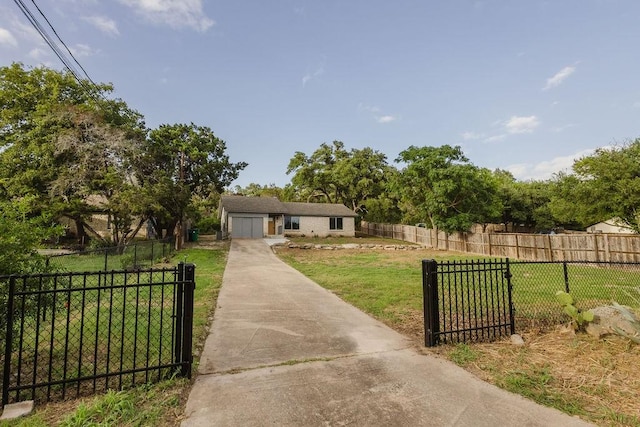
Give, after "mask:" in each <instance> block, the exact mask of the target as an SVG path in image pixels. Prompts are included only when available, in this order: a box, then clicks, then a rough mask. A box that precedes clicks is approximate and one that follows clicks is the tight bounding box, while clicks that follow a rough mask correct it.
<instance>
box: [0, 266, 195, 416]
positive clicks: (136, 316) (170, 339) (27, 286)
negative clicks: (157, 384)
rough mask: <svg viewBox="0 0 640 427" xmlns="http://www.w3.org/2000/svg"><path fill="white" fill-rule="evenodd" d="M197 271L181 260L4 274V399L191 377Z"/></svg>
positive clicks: (0, 335)
mask: <svg viewBox="0 0 640 427" xmlns="http://www.w3.org/2000/svg"><path fill="white" fill-rule="evenodd" d="M194 277H195V267H194V265H193V264H184V263H180V264H179V265H178V266H177V267H174V268H165V269H145V270H136V271H110V272H85V273H56V274H37V275H25V276H4V277H0V286H1V287H6V289H7V293H6V298H5V300H6V301H5V303H4V304H3V305H2V306H0V315H1V316H2V318H3V320H4V319H6V320H7V321H6V323H5V327H4V328H0V329H3V330H2V331H0V351H2V353H1V354H0V367H2V369H1V372H2V378H1V380H2V383H1V386H2V404H7V403H11V402H18V401H22V400H27V399H30V400H36V401H48V400H52V399H58V398H61V399H64V398H66V397H74V396H80V395H84V394H89V393H95V392H96V391H97V390H107V389H121V388H124V387H128V386H133V385H136V384H139V383H146V382H150V381H156V380H160V379H163V378H165V377H167V376H169V375H173V374H175V373H177V374H179V375H183V376H188V377H190V376H191V364H192V353H191V346H192V326H193V291H194V288H195V279H194ZM3 323H4V322H3Z"/></svg>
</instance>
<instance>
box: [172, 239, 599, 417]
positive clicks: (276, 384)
mask: <svg viewBox="0 0 640 427" xmlns="http://www.w3.org/2000/svg"><path fill="white" fill-rule="evenodd" d="M412 347H413V345H412V343H410V342H409V340H407V339H406V338H405V337H403V336H402V335H400V334H398V333H396V332H395V331H393V330H391V329H389V328H388V327H386V326H385V325H383V324H382V323H380V322H378V321H376V320H374V319H372V318H371V317H369V316H367V315H366V314H364V313H362V312H361V311H359V310H357V309H356V308H354V307H352V306H351V305H349V304H347V303H345V302H343V301H342V300H340V299H339V298H338V297H336V296H335V295H333V294H332V293H330V292H328V291H326V290H325V289H323V288H321V287H320V286H318V285H317V284H315V283H314V282H312V281H311V280H309V279H308V278H306V277H305V276H303V275H302V274H300V273H298V272H297V271H296V270H294V269H292V268H290V267H288V266H287V265H286V264H284V263H283V262H281V261H280V260H279V259H278V258H277V257H276V256H275V255H274V254H273V253H272V251H271V249H270V248H269V246H268V245H267V244H266V243H265V242H264V241H263V240H235V241H233V242H232V244H231V251H230V253H229V259H228V262H227V268H226V270H225V273H224V279H223V286H222V290H221V292H220V296H219V298H218V307H217V308H216V312H215V317H214V321H213V326H212V329H211V333H210V335H209V337H208V338H207V341H206V344H205V348H204V351H203V354H202V358H201V361H200V367H199V375H198V377H197V379H196V381H195V384H194V386H193V389H192V390H191V394H190V395H189V400H188V402H187V406H186V419H185V420H184V421H183V423H182V425H183V426H185V427H187V426H267V425H272V426H344V425H353V426H498V425H499V426H555V425H562V426H581V425H588V424H586V423H584V422H582V421H581V420H579V419H577V418H573V417H570V416H567V415H564V414H562V413H560V412H559V411H556V410H554V409H549V408H546V407H543V406H540V405H537V404H535V403H533V402H531V401H529V400H526V399H524V398H522V397H520V396H517V395H514V394H511V393H508V392H506V391H503V390H501V389H499V388H497V387H494V386H491V385H489V384H487V383H485V382H483V381H480V380H479V379H477V378H476V377H474V376H473V375H471V374H469V373H468V372H466V371H465V370H463V369H461V368H459V367H457V366H455V365H454V364H452V363H449V362H446V361H444V360H441V359H438V358H434V357H430V356H424V355H421V354H419V353H417V352H416V351H415V350H414V349H413V348H412Z"/></svg>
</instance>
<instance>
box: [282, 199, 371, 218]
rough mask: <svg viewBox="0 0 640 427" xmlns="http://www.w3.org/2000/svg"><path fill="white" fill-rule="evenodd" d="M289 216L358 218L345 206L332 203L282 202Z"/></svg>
mask: <svg viewBox="0 0 640 427" xmlns="http://www.w3.org/2000/svg"><path fill="white" fill-rule="evenodd" d="M283 205H285V207H286V209H287V210H286V212H285V213H287V214H289V215H300V216H353V217H355V216H358V215H356V214H355V213H354V212H353V211H352V210H351V209H349V208H348V207H346V206H345V205H340V204H334V203H298V202H284V203H283Z"/></svg>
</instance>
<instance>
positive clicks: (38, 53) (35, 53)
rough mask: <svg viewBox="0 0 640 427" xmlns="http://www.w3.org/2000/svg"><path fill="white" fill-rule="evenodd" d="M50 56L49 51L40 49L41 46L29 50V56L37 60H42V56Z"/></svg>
mask: <svg viewBox="0 0 640 427" xmlns="http://www.w3.org/2000/svg"><path fill="white" fill-rule="evenodd" d="M48 56H49V53H48V51H45V50H43V49H40V48H39V47H36V48H35V49H31V50H30V51H29V57H30V58H33V59H35V60H36V61H41V60H42V58H46V57H48Z"/></svg>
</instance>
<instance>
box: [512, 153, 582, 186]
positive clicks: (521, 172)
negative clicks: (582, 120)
mask: <svg viewBox="0 0 640 427" xmlns="http://www.w3.org/2000/svg"><path fill="white" fill-rule="evenodd" d="M594 151H595V150H594V149H591V148H589V149H586V150H581V151H578V152H577V153H575V154H571V155H568V156H558V157H554V158H553V159H551V160H544V161H541V162H539V163H535V164H532V163H518V164H514V165H510V166H507V170H508V171H509V172H511V173H512V174H513V176H514V177H516V178H517V179H520V180H528V179H549V178H551V177H552V176H553V174H555V173H558V172H569V171H571V167H572V166H573V163H574V162H575V161H576V160H578V159H580V158H582V157H584V156H589V155H591V154H593V153H594Z"/></svg>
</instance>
